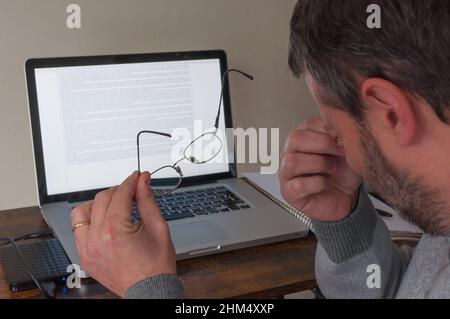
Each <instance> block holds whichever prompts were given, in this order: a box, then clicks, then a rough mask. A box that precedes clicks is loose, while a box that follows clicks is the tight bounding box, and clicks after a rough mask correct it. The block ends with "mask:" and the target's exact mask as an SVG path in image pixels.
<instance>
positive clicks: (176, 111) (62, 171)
mask: <svg viewBox="0 0 450 319" xmlns="http://www.w3.org/2000/svg"><path fill="white" fill-rule="evenodd" d="M34 77H35V85H36V97H37V104H38V110H39V124H40V134H41V136H40V137H41V141H42V153H43V161H44V169H45V182H46V190H47V195H58V194H66V193H73V192H80V191H86V190H94V189H100V188H106V187H110V186H113V185H117V184H119V183H121V182H122V181H123V179H124V178H125V177H126V176H128V175H129V174H130V173H131V172H133V171H134V170H136V169H137V155H136V135H137V133H138V132H139V131H141V130H153V131H161V132H165V133H169V134H172V138H168V137H163V136H158V135H142V136H141V139H140V141H141V143H140V144H141V147H140V149H141V170H142V171H144V170H149V171H152V170H154V169H157V168H159V167H161V166H164V165H171V164H173V163H174V160H176V159H177V156H178V158H179V157H180V156H182V155H181V154H182V152H181V151H182V149H183V146H185V145H187V144H188V143H189V142H190V140H191V139H193V138H194V137H197V136H199V135H200V134H202V133H203V131H204V130H205V129H210V128H212V127H213V125H214V120H215V117H216V114H217V110H218V102H219V97H220V89H221V64H220V60H219V59H215V58H211V59H210V58H208V59H194V60H178V61H164V62H139V63H120V64H99V65H81V66H80V65H77V66H65V67H53V66H52V67H43V68H39V67H38V68H35V69H34ZM221 107H222V110H223V105H222V106H221ZM219 128H220V129H221V130H222V131H223V129H224V128H225V118H224V112H221V118H220V122H219ZM221 137H222V138H223V139H224V141H223V148H222V150H221V153H220V154H219V156H218V157H217V159H218V160H214V161H212V162H210V163H206V164H203V165H195V164H192V163H189V162H187V161H182V162H181V163H180V167H181V168H182V171H183V174H184V177H194V176H200V175H208V174H217V173H224V172H228V171H229V165H228V160H227V159H228V158H229V156H230V154H228V149H227V144H228V143H227V141H226V134H222V135H221ZM180 150H181V151H180ZM167 173H168V174H167ZM167 173H165V172H163V171H161V174H160V175H159V176H158V178H161V179H165V178H170V177H175V175H171V174H172V173H171V172H167ZM164 174H166V175H164ZM155 178H156V176H155Z"/></svg>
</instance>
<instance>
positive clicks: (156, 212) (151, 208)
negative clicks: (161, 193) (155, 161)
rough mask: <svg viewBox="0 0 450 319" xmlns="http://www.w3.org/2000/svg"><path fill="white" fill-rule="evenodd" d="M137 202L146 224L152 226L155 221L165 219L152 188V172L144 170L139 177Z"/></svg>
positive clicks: (158, 221)
mask: <svg viewBox="0 0 450 319" xmlns="http://www.w3.org/2000/svg"><path fill="white" fill-rule="evenodd" d="M136 204H137V208H138V211H139V215H140V216H141V218H142V220H143V221H144V223H145V225H146V226H152V224H154V223H160V222H162V221H164V220H163V218H162V216H161V212H160V209H159V207H158V204H157V203H156V201H155V199H154V197H153V194H152V192H151V190H150V173H149V172H144V173H142V174H141V176H140V177H139V181H138V185H137V191H136Z"/></svg>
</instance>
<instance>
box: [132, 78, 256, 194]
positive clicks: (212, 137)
mask: <svg viewBox="0 0 450 319" xmlns="http://www.w3.org/2000/svg"><path fill="white" fill-rule="evenodd" d="M230 72H237V73H239V74H241V75H243V76H245V77H246V78H248V79H250V80H253V79H254V78H253V76H251V75H249V74H247V73H245V72H243V71H240V70H238V69H228V70H227V71H225V73H224V74H223V76H222V83H221V85H222V86H221V90H220V99H219V108H218V111H217V116H216V119H215V122H214V128H213V129H212V130H209V131H205V132H203V134H201V135H200V136H198V137H196V138H194V139H193V140H192V141H191V142H190V143H189V144H187V146H186V147H185V148H184V150H183V156H182V157H181V158H180V159H179V160H177V161H176V162H175V163H174V164H172V165H165V166H162V167H160V168H158V169H155V170H154V171H152V172H151V173H150V174H151V175H154V174H156V173H157V172H161V171H163V170H164V171H168V172H170V171H173V172H172V173H174V174H175V176H177V177H175V183H173V184H174V186H171V187H169V188H167V189H165V190H160V191H158V190H157V191H154V196H155V197H161V196H166V195H169V194H171V193H172V192H174V191H175V190H176V189H177V188H178V187H179V186H180V185H181V182H182V180H183V171H182V170H181V168H180V166H179V165H178V164H179V163H180V162H182V161H184V160H186V161H188V162H190V163H192V164H195V165H201V164H205V163H208V162H210V161H212V160H213V159H214V158H215V157H217V155H219V154H220V152H221V151H222V148H223V142H222V139H221V138H220V137H219V136H218V135H217V132H218V130H219V119H220V110H221V105H222V101H223V90H224V87H225V83H226V80H227V76H228V74H229V73H230ZM143 134H154V135H160V136H165V137H169V138H171V137H172V135H170V134H168V133H163V132H158V131H140V132H139V133H138V134H137V137H136V147H137V165H138V171H139V172H140V171H141V156H140V137H141V135H143ZM208 140H209V141H208ZM205 141H208V144H211V143H212V142H214V143H216V144H217V147H215V148H213V150H212V151H211V150H210V149H209V148H208V150H207V149H205V148H204V147H203V145H205ZM216 144H215V146H216ZM196 150H197V151H198V150H201V154H198V152H196ZM207 151H209V154H208V153H205V152H207ZM169 176H170V175H169Z"/></svg>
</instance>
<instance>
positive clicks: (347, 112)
mask: <svg viewBox="0 0 450 319" xmlns="http://www.w3.org/2000/svg"><path fill="white" fill-rule="evenodd" d="M371 3H377V4H378V5H379V6H380V8H381V28H380V29H376V28H375V29H371V28H369V27H368V25H367V21H366V20H367V16H368V13H367V11H366V10H367V7H368V6H369V4H371ZM289 64H290V67H291V70H292V71H293V73H294V74H295V75H296V76H300V75H301V74H304V76H305V79H306V82H307V84H308V86H309V88H310V91H311V92H312V95H313V97H314V99H315V101H316V103H317V105H318V107H319V110H320V113H321V117H320V118H317V119H311V120H308V121H306V122H304V123H303V124H301V125H300V126H299V127H298V128H297V129H296V130H294V132H293V133H292V134H291V135H290V137H289V138H288V140H287V142H286V146H285V149H284V151H283V154H282V166H281V169H280V172H279V178H280V183H281V188H282V193H283V196H284V197H285V199H286V200H288V201H289V202H290V203H291V204H292V205H294V206H295V207H297V208H298V209H300V210H302V211H303V212H304V213H306V214H308V215H309V216H310V217H311V218H312V219H313V224H314V228H315V231H316V236H317V238H318V241H319V244H318V248H317V254H316V276H317V281H318V283H319V286H320V288H321V290H322V292H323V293H324V295H325V296H326V297H328V298H445V297H447V298H449V297H450V266H449V258H450V256H449V254H450V165H449V164H448V157H449V155H450V138H449V137H450V125H449V123H450V122H449V121H450V119H449V109H450V72H449V71H450V2H448V1H439V0H378V1H374V0H369V1H366V0H346V1H335V0H300V1H298V3H297V5H296V7H295V10H294V14H293V17H292V21H291V41H290V54H289ZM363 180H364V181H365V182H367V184H368V185H369V186H370V187H371V188H372V189H373V190H374V191H376V192H377V193H378V194H379V195H381V196H382V197H383V198H384V199H385V200H386V201H387V202H388V203H390V204H391V205H392V206H394V207H395V208H397V209H398V210H399V211H400V212H401V213H402V215H403V216H405V217H406V218H408V219H409V220H411V221H412V222H413V223H415V224H417V225H418V226H420V227H421V228H422V229H423V230H424V232H425V234H424V235H423V237H422V239H421V241H420V243H419V244H418V246H417V247H416V248H415V250H414V251H412V249H406V248H404V249H400V248H398V247H397V246H396V245H394V244H393V243H392V242H391V240H390V237H389V232H388V230H387V228H386V226H385V225H384V223H383V221H382V220H381V219H380V218H379V217H378V216H377V214H376V213H375V210H374V208H373V206H372V205H371V203H370V201H369V199H368V196H367V193H366V191H365V189H364V187H362V186H361V184H362V181H363ZM148 183H149V174H148V173H143V174H140V175H139V173H134V174H133V175H132V176H131V177H129V178H128V179H127V180H126V181H125V182H124V183H123V184H122V185H121V186H119V187H118V188H113V189H111V190H108V191H105V192H102V193H100V194H99V195H98V196H97V197H96V199H95V201H94V202H91V203H88V204H86V205H85V206H82V207H80V208H78V209H76V210H74V212H73V223H74V224H75V223H77V222H80V221H84V220H88V221H89V220H90V225H88V226H85V227H80V228H78V229H76V237H77V244H78V247H79V252H80V256H81V258H82V264H83V266H84V267H85V269H86V270H87V271H88V272H89V273H90V274H91V275H93V277H94V278H96V279H97V280H99V281H100V282H101V283H103V284H104V285H105V286H106V287H108V288H110V289H111V290H112V291H114V292H116V293H117V294H119V295H120V296H126V297H131V298H132V297H142V298H145V297H167V298H172V297H173V298H176V297H182V296H183V290H182V284H181V282H180V281H179V279H178V278H177V277H176V276H175V273H176V269H175V256H174V251H173V246H172V244H171V241H170V236H169V234H168V229H167V225H166V224H165V222H164V221H163V219H162V218H161V216H160V214H159V210H158V207H157V206H156V204H155V202H154V201H153V200H152V195H151V193H150V192H149V191H148ZM133 197H135V198H136V200H137V203H138V207H139V210H141V214H142V217H143V222H142V223H141V224H138V225H131V224H130V221H129V215H130V209H131V201H132V198H133ZM371 265H377V266H378V267H379V270H380V276H381V282H380V285H379V287H375V288H374V287H372V286H371V285H368V284H367V277H368V276H369V275H370V274H369V273H368V272H367V269H368V267H369V266H371Z"/></svg>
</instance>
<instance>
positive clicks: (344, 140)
mask: <svg viewBox="0 0 450 319" xmlns="http://www.w3.org/2000/svg"><path fill="white" fill-rule="evenodd" d="M306 81H307V84H308V86H309V88H310V91H311V93H312V94H313V97H314V99H315V101H316V103H317V105H318V107H319V110H320V113H321V114H322V118H323V121H324V124H325V128H326V130H327V132H328V134H330V135H331V136H332V137H335V138H336V140H337V142H338V143H339V144H340V145H341V146H342V147H343V148H344V150H345V157H346V161H347V164H348V165H349V166H350V168H352V169H353V170H354V171H355V172H356V173H357V174H359V175H360V176H362V177H363V179H364V180H365V182H366V183H367V184H368V185H369V187H370V188H371V189H372V190H373V191H375V192H376V193H377V194H378V195H380V196H381V197H382V198H383V199H384V200H386V201H387V202H388V203H389V204H390V205H391V206H393V207H395V208H396V209H397V210H398V211H399V212H400V214H401V215H402V216H403V217H404V218H406V219H408V220H409V221H411V222H412V223H414V224H416V225H417V226H419V227H420V228H422V229H423V230H424V231H425V232H427V233H430V234H433V235H445V236H447V235H449V234H450V225H449V224H448V222H447V221H446V219H447V216H446V212H447V209H446V208H445V205H444V204H443V203H442V202H440V201H439V200H438V192H437V190H435V189H433V188H432V187H431V186H429V185H427V184H426V183H425V182H424V181H423V179H422V178H420V177H418V176H416V174H415V172H410V171H407V170H405V169H403V168H401V167H395V165H393V164H392V161H390V160H389V159H388V158H389V157H388V155H389V154H386V155H385V154H384V153H383V151H382V147H381V146H380V144H379V143H378V141H377V138H376V136H373V135H372V133H371V131H370V128H369V127H368V125H367V123H364V122H367V121H370V120H373V119H365V121H364V122H363V123H359V122H357V121H355V120H354V119H353V118H352V117H351V115H350V114H348V113H347V112H345V111H343V110H340V109H337V108H335V107H331V106H329V105H326V104H325V103H323V101H324V100H326V99H323V91H322V89H321V88H320V87H319V86H318V85H317V83H315V82H314V81H313V80H312V79H311V78H310V77H308V76H307V77H306Z"/></svg>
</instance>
